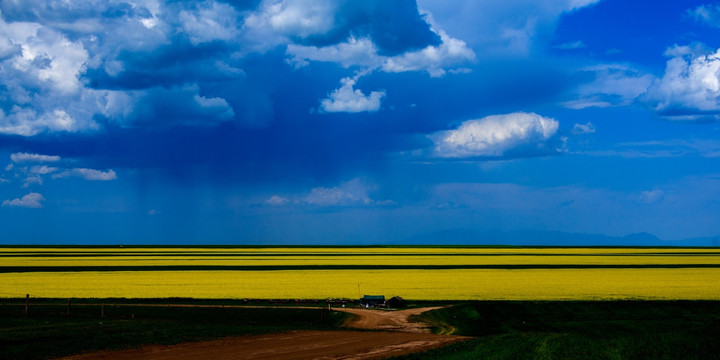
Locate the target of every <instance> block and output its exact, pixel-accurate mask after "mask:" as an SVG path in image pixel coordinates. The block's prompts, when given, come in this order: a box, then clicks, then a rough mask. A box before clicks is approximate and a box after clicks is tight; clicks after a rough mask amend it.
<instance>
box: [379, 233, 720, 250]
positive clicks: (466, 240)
mask: <svg viewBox="0 0 720 360" xmlns="http://www.w3.org/2000/svg"><path fill="white" fill-rule="evenodd" d="M392 244H397V245H440V244H448V245H450V244H452V245H515V246H720V236H715V237H700V238H688V239H684V240H672V241H670V240H662V239H660V238H658V237H657V236H655V235H653V234H650V233H646V232H641V233H635V234H630V235H626V236H620V237H615V236H607V235H596V234H576V233H566V232H562V231H539V230H516V231H498V230H487V231H479V230H467V229H452V230H443V231H436V232H432V233H428V234H424V235H420V236H413V237H410V238H407V239H405V240H402V241H400V242H397V243H395V242H393V243H388V245H392Z"/></svg>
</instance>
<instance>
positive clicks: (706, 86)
mask: <svg viewBox="0 0 720 360" xmlns="http://www.w3.org/2000/svg"><path fill="white" fill-rule="evenodd" d="M666 55H668V56H670V57H671V59H670V60H668V62H667V65H666V68H665V74H664V75H663V77H662V78H660V79H657V80H656V81H655V82H653V84H652V85H651V86H650V88H649V89H648V90H647V93H646V94H645V95H643V96H642V97H641V99H642V100H643V101H644V102H645V103H647V104H648V105H649V106H650V107H651V108H652V109H653V110H655V111H656V112H657V113H658V114H659V115H661V116H663V117H665V118H667V119H670V120H707V119H711V120H718V119H720V49H718V50H717V51H715V52H710V53H707V52H706V51H703V49H702V47H701V46H696V47H694V48H691V47H689V46H674V47H672V48H670V49H668V51H666Z"/></svg>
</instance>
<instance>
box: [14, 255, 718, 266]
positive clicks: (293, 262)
mask: <svg viewBox="0 0 720 360" xmlns="http://www.w3.org/2000/svg"><path fill="white" fill-rule="evenodd" d="M537 264H541V265H660V264H661V265H687V264H702V265H710V264H714V265H720V255H714V256H702V255H692V256H683V255H671V256H662V255H656V256H584V255H583V256H572V255H569V256H532V255H525V256H514V255H510V256H481V255H477V256H448V257H439V256H396V255H387V256H341V257H331V256H298V257H294V256H282V257H275V258H273V257H272V256H264V257H221V258H218V257H178V256H157V257H145V256H137V257H135V256H128V257H122V258H116V257H101V256H100V257H61V258H53V257H12V258H0V266H4V267H8V266H13V267H37V266H63V267H73V266H169V265H176V266H213V265H217V266H302V265H537Z"/></svg>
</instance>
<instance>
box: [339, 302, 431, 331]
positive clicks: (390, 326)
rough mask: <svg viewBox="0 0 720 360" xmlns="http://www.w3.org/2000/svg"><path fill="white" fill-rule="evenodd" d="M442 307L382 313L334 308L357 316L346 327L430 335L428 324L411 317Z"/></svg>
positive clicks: (378, 311) (379, 311) (380, 311)
mask: <svg viewBox="0 0 720 360" xmlns="http://www.w3.org/2000/svg"><path fill="white" fill-rule="evenodd" d="M436 309H440V307H439V306H438V307H425V308H416V309H407V310H395V311H382V310H370V309H357V308H333V310H335V311H342V312H346V313H350V314H354V315H356V317H355V318H354V319H350V320H349V321H348V322H346V323H345V324H344V326H345V327H349V328H355V329H366V330H384V331H400V332H408V333H429V332H430V329H429V328H428V327H427V325H426V324H423V323H416V322H412V321H410V315H419V314H422V313H424V312H426V311H430V310H436Z"/></svg>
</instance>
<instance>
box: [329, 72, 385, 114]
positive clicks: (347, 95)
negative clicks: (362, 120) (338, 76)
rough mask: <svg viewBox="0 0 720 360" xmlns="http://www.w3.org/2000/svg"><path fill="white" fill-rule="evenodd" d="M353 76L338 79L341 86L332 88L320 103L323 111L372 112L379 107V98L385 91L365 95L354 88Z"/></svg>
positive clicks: (355, 79) (354, 80)
mask: <svg viewBox="0 0 720 360" xmlns="http://www.w3.org/2000/svg"><path fill="white" fill-rule="evenodd" d="M357 79H358V76H356V77H354V78H349V77H348V78H343V79H342V80H340V83H341V84H342V86H341V87H340V88H338V89H335V90H333V92H331V93H330V94H328V97H327V98H326V99H323V100H322V101H321V103H320V106H321V109H322V111H324V112H348V113H359V112H366V111H368V112H374V111H378V110H379V109H380V100H381V99H382V98H383V97H384V96H385V91H372V92H370V94H369V95H365V94H364V93H363V92H362V91H361V90H360V89H355V88H354V86H355V82H356V81H357Z"/></svg>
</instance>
